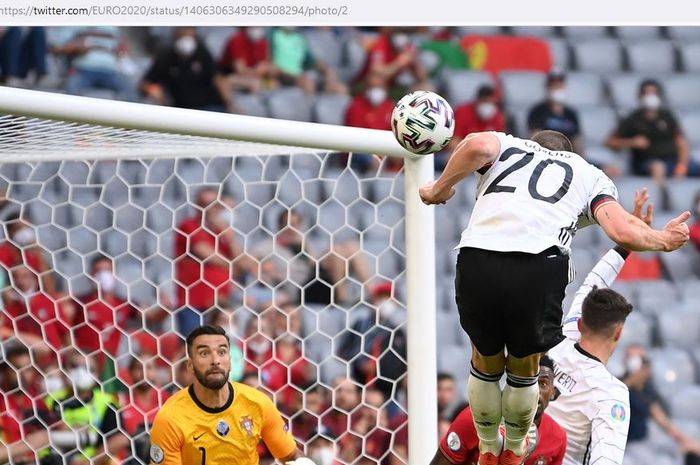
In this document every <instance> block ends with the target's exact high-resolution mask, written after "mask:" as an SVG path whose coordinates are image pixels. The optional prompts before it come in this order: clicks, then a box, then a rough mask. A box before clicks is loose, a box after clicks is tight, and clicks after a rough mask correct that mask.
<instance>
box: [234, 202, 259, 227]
mask: <svg viewBox="0 0 700 465" xmlns="http://www.w3.org/2000/svg"><path fill="white" fill-rule="evenodd" d="M260 220H261V214H260V208H259V207H257V206H255V205H253V204H252V203H250V202H247V201H246V202H241V203H239V204H238V205H236V208H235V209H234V211H233V227H234V229H235V230H236V231H237V232H239V233H241V234H248V233H249V232H251V231H253V230H254V229H255V228H256V227H257V226H258V225H259V224H260Z"/></svg>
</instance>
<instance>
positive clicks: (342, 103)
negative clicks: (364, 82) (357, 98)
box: [314, 95, 350, 125]
mask: <svg viewBox="0 0 700 465" xmlns="http://www.w3.org/2000/svg"><path fill="white" fill-rule="evenodd" d="M349 105H350V97H349V96H347V95H319V96H318V98H317V99H316V104H315V105H314V115H315V120H316V121H318V122H319V123H324V124H337V125H344V124H345V113H346V112H347V109H348V106H349Z"/></svg>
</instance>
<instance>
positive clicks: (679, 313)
mask: <svg viewBox="0 0 700 465" xmlns="http://www.w3.org/2000/svg"><path fill="white" fill-rule="evenodd" d="M658 319H659V333H660V335H661V340H662V341H663V342H664V344H665V345H667V346H672V347H680V348H682V349H692V348H693V347H695V346H696V345H697V342H698V334H700V313H698V312H697V311H695V310H693V309H692V308H689V307H681V308H680V309H674V308H672V307H670V308H668V309H666V311H664V312H663V313H661V314H659V316H658Z"/></svg>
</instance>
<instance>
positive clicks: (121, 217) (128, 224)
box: [114, 205, 145, 233]
mask: <svg viewBox="0 0 700 465" xmlns="http://www.w3.org/2000/svg"><path fill="white" fill-rule="evenodd" d="M144 225H145V218H144V212H143V210H142V209H140V208H137V207H135V206H133V205H124V206H122V207H119V208H118V209H117V210H115V212H114V227H115V228H117V229H118V230H120V231H122V232H125V233H132V232H134V231H136V230H137V229H140V228H143V226H144Z"/></svg>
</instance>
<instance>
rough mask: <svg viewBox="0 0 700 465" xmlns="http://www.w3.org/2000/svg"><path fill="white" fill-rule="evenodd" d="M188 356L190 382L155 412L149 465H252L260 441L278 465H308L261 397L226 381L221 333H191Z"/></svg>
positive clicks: (210, 329)
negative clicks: (190, 374)
mask: <svg viewBox="0 0 700 465" xmlns="http://www.w3.org/2000/svg"><path fill="white" fill-rule="evenodd" d="M187 356H188V361H187V365H188V369H189V370H190V371H191V372H192V373H193V374H194V381H193V383H192V384H191V385H190V386H189V387H188V388H185V389H182V390H181V391H179V392H178V393H176V394H175V395H173V396H172V397H171V398H170V399H168V401H167V402H166V403H165V405H164V406H163V408H162V409H160V410H159V411H158V414H157V415H156V418H155V420H154V423H153V428H152V430H151V450H150V460H151V464H152V465H161V464H165V465H183V464H202V465H229V464H234V463H235V464H237V465H257V464H258V462H259V457H258V452H257V445H258V442H259V441H260V440H261V439H262V440H263V442H264V443H265V445H266V446H267V448H268V449H269V450H270V452H271V453H272V455H273V456H274V457H275V458H276V459H278V460H279V461H280V462H282V463H285V464H286V465H313V462H312V461H311V460H309V459H307V458H305V457H304V456H303V454H302V453H301V451H300V450H299V449H298V448H297V445H296V442H295V441H294V438H293V437H292V435H291V433H290V432H289V431H288V430H287V428H286V426H285V424H284V420H283V419H282V416H281V414H280V412H279V410H277V407H276V406H275V404H274V403H273V402H272V401H271V400H270V399H269V398H268V397H267V396H266V395H265V394H264V393H262V392H260V391H258V390H256V389H254V388H252V387H250V386H246V385H243V384H239V383H230V382H229V371H230V368H231V351H230V343H229V339H228V337H227V336H226V332H225V331H224V330H223V328H220V327H218V326H202V327H199V328H197V329H195V330H194V331H192V332H191V333H190V334H189V336H188V337H187Z"/></svg>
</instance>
